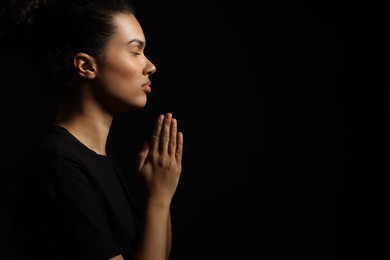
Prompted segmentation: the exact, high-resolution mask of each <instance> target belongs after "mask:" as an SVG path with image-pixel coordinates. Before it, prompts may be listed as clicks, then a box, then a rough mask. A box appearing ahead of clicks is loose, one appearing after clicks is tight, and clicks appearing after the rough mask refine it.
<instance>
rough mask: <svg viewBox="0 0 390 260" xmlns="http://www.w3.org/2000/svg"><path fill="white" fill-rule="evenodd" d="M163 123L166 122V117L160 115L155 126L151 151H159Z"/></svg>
mask: <svg viewBox="0 0 390 260" xmlns="http://www.w3.org/2000/svg"><path fill="white" fill-rule="evenodd" d="M163 121H164V115H159V116H158V118H157V120H156V122H155V124H154V129H153V133H152V139H151V140H150V149H151V150H152V151H157V149H158V145H159V143H160V134H161V128H162V124H163Z"/></svg>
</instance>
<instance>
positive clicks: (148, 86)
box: [142, 81, 152, 93]
mask: <svg viewBox="0 0 390 260" xmlns="http://www.w3.org/2000/svg"><path fill="white" fill-rule="evenodd" d="M150 84H151V82H150V81H149V82H146V83H145V84H143V85H142V88H143V89H144V91H145V92H146V93H150V92H152V89H151V87H150Z"/></svg>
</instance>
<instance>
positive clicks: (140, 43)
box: [126, 39, 145, 48]
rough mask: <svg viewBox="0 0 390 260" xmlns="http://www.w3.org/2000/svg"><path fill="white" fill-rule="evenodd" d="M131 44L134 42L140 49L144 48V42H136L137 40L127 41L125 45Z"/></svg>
mask: <svg viewBox="0 0 390 260" xmlns="http://www.w3.org/2000/svg"><path fill="white" fill-rule="evenodd" d="M133 42H136V43H138V44H139V45H140V47H141V48H143V47H145V42H143V41H141V40H138V39H133V40H131V41H129V42H128V43H126V44H130V43H133Z"/></svg>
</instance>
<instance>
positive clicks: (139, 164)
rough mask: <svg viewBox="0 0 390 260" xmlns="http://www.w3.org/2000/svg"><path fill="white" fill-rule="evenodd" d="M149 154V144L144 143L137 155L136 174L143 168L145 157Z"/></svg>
mask: <svg viewBox="0 0 390 260" xmlns="http://www.w3.org/2000/svg"><path fill="white" fill-rule="evenodd" d="M148 153H149V144H148V143H147V142H145V143H144V145H143V146H142V149H141V151H140V152H139V153H138V155H137V170H138V172H140V171H141V169H142V167H143V166H144V163H145V160H146V157H147V156H148Z"/></svg>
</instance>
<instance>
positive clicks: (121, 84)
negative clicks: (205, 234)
mask: <svg viewBox="0 0 390 260" xmlns="http://www.w3.org/2000/svg"><path fill="white" fill-rule="evenodd" d="M114 24H115V25H116V30H115V31H114V33H113V35H112V37H111V40H110V41H109V43H108V45H107V47H106V50H105V53H104V59H103V62H102V63H98V62H97V60H96V59H95V58H94V57H92V56H90V55H88V54H86V53H78V54H77V55H75V57H74V59H73V65H74V69H75V71H76V72H77V74H78V75H79V79H78V81H77V83H76V84H75V86H74V87H73V88H72V90H73V93H72V95H71V98H69V99H67V101H66V102H64V103H63V104H62V106H61V107H60V110H59V113H58V117H57V119H56V121H55V124H57V125H60V126H62V127H64V128H66V129H67V130H68V131H69V132H70V133H72V134H73V135H74V136H75V137H76V138H77V139H78V140H79V141H80V142H82V143H83V144H84V145H86V146H87V147H88V148H90V149H91V150H93V151H95V152H96V153H98V154H100V155H106V150H105V147H106V142H107V136H108V133H109V130H110V127H111V124H112V121H113V118H114V115H115V114H116V113H118V112H123V111H134V110H137V109H141V108H143V107H144V106H145V105H146V102H147V94H148V87H147V86H150V85H151V83H150V79H149V77H150V76H151V75H152V74H153V73H154V72H155V71H156V67H155V66H154V65H153V63H151V62H150V61H149V60H148V59H147V58H146V56H145V54H144V48H145V43H146V41H145V36H144V33H143V31H142V28H141V26H140V24H139V22H138V21H137V19H136V17H135V16H134V15H132V14H117V15H116V16H115V18H114ZM177 129H178V128H177V120H176V119H175V118H174V117H173V115H172V114H171V113H166V114H162V115H160V116H159V117H158V118H157V119H156V122H155V127H154V130H153V134H152V136H151V138H150V142H147V143H145V145H144V147H143V148H142V150H141V151H140V152H139V154H138V159H137V168H138V174H139V175H140V179H141V180H142V184H143V188H144V191H145V199H144V203H145V204H144V205H143V208H144V212H143V216H144V218H143V225H142V231H141V239H140V241H139V245H138V250H137V253H136V255H135V258H134V259H137V260H146V259H147V260H159V259H168V257H169V254H170V250H171V241H172V229H171V218H170V204H171V200H172V197H173V195H174V193H175V191H176V188H177V185H178V182H179V178H180V174H181V169H182V165H181V161H182V153H183V134H182V133H181V132H178V130H177ZM111 259H123V257H122V256H121V255H118V256H113V258H111Z"/></svg>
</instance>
